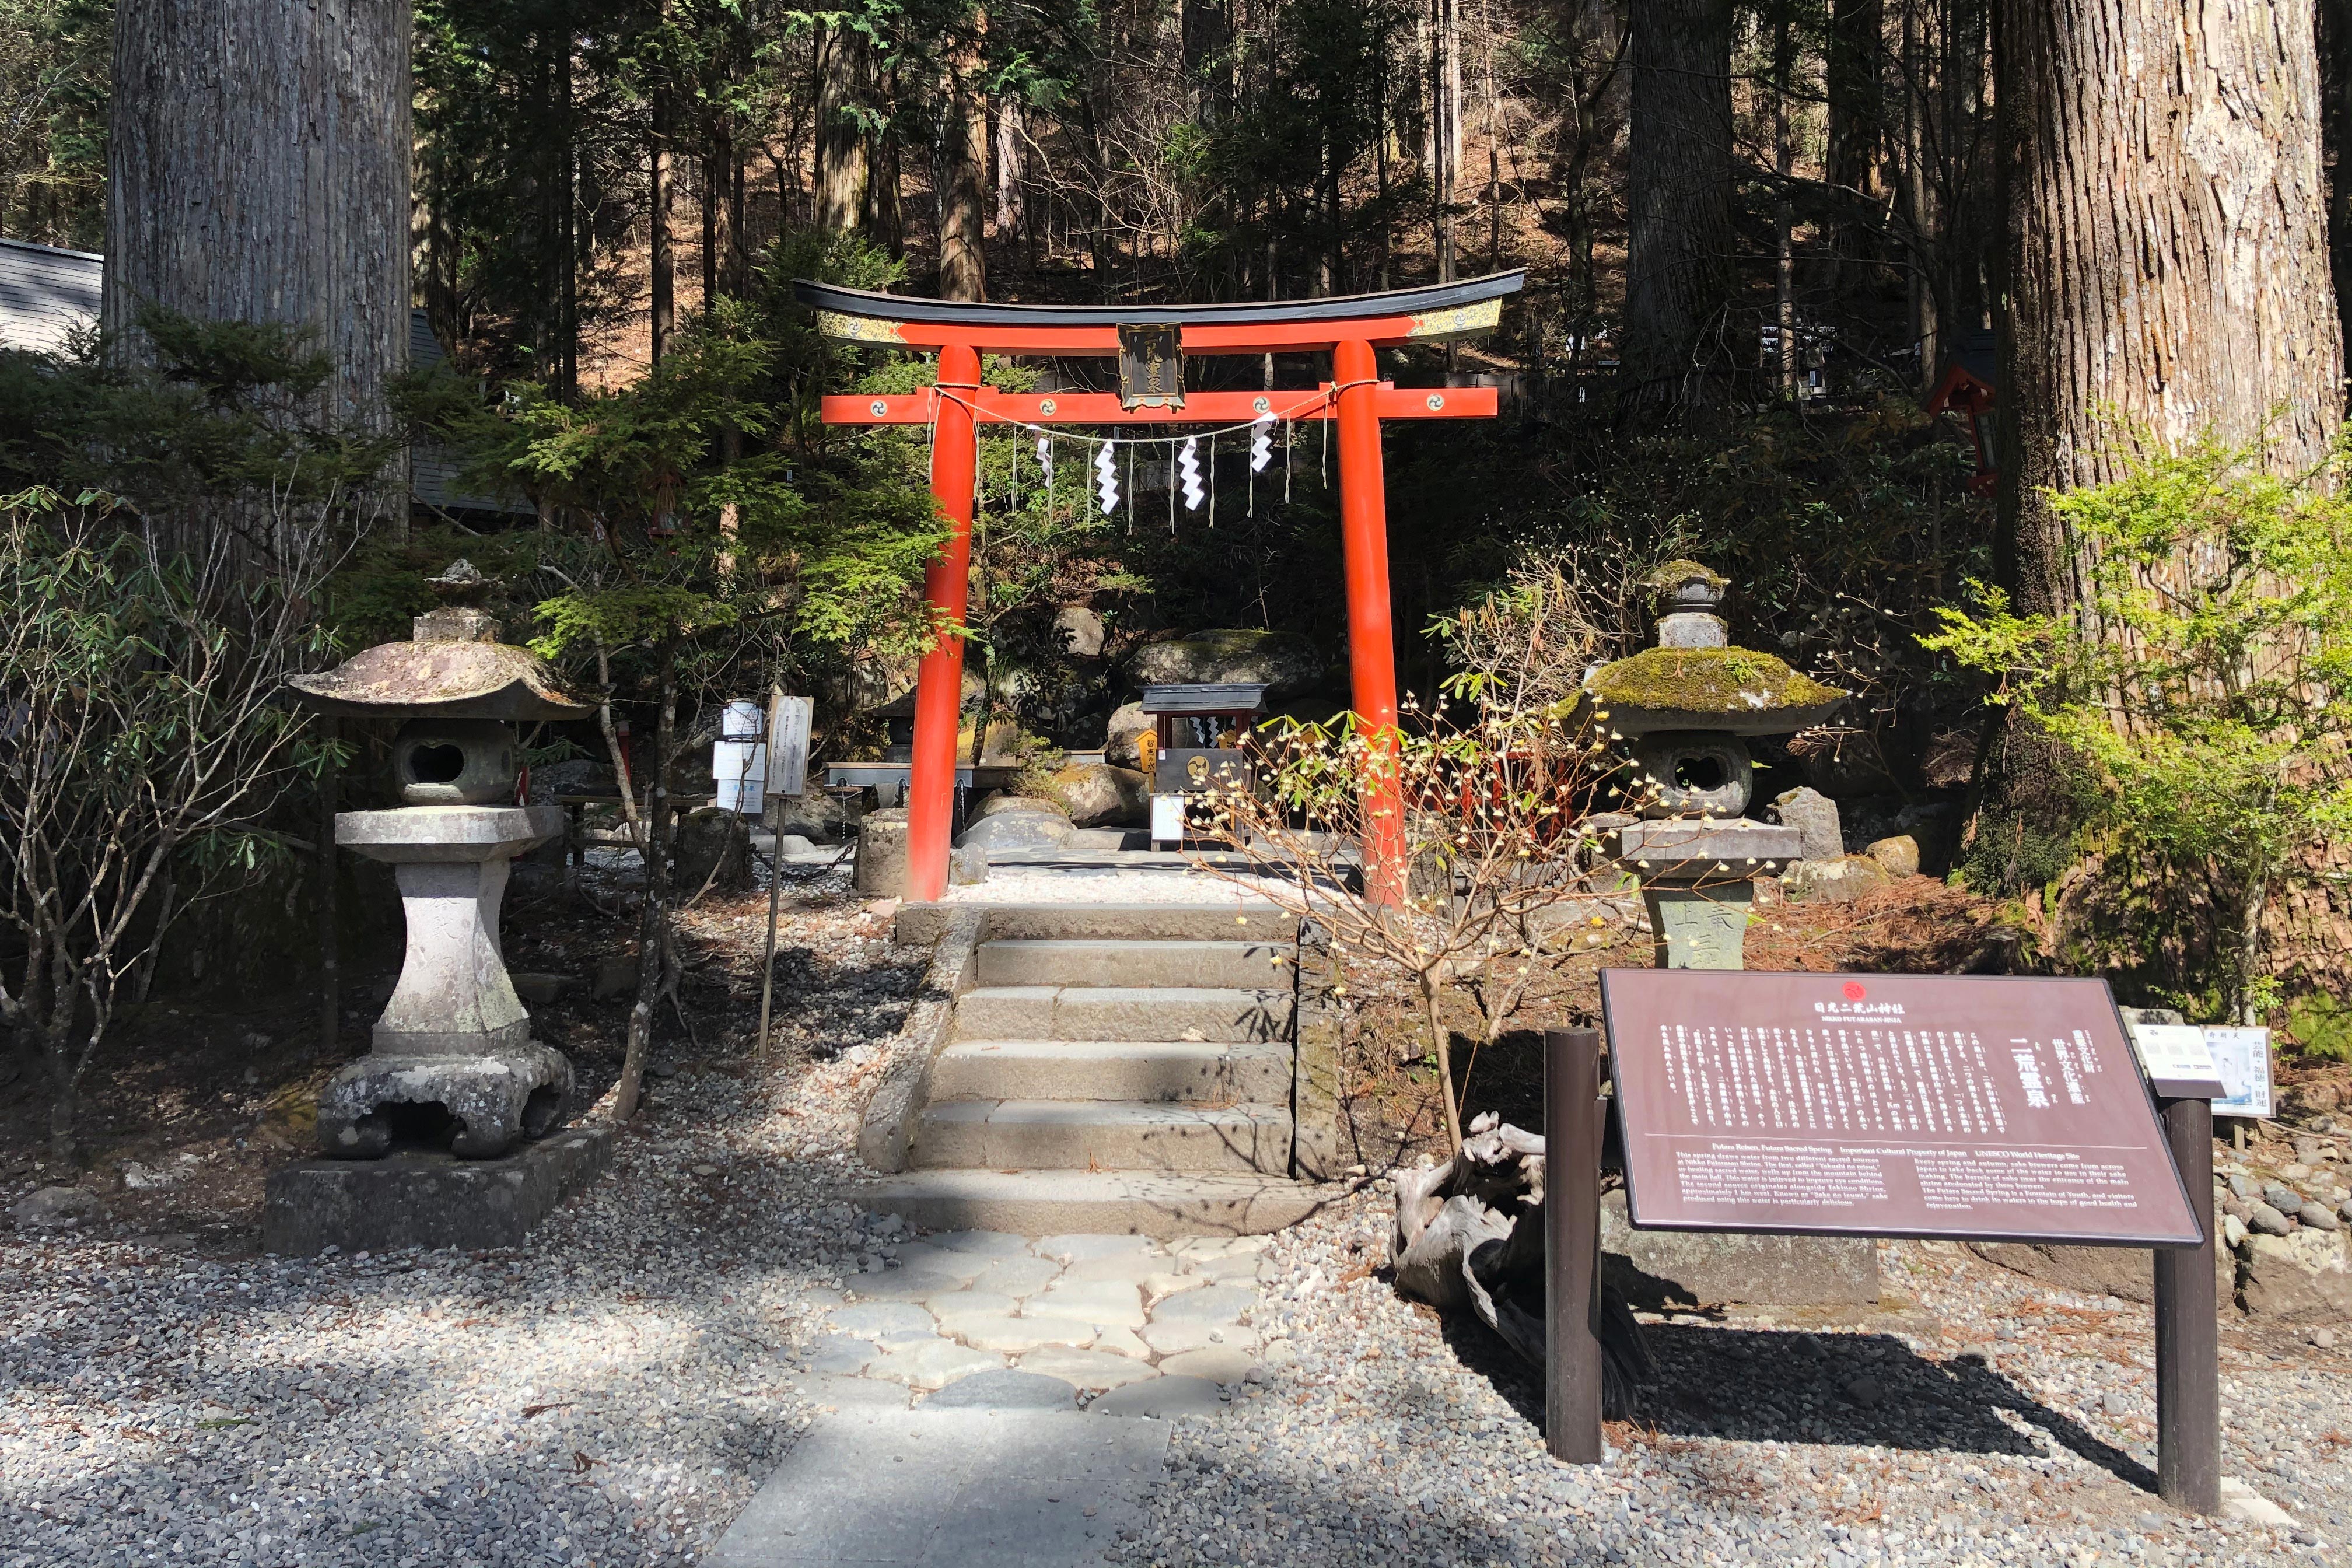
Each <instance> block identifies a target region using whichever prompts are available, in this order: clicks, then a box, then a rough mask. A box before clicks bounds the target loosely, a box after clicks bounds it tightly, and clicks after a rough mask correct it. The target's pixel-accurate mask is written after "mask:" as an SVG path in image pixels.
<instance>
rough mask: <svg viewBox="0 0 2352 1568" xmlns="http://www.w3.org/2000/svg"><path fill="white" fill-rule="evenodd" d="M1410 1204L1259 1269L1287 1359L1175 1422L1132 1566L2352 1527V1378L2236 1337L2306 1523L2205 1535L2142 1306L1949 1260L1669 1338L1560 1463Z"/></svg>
mask: <svg viewBox="0 0 2352 1568" xmlns="http://www.w3.org/2000/svg"><path fill="white" fill-rule="evenodd" d="M1389 1210H1390V1200H1389V1199H1388V1198H1387V1196H1386V1195H1385V1194H1380V1193H1377V1192H1367V1193H1365V1194H1360V1195H1359V1196H1357V1197H1355V1198H1352V1199H1350V1200H1349V1202H1348V1203H1347V1204H1346V1205H1342V1206H1341V1207H1339V1209H1337V1210H1336V1211H1334V1212H1330V1213H1327V1214H1326V1215H1323V1216H1321V1217H1319V1218H1318V1219H1316V1220H1314V1221H1312V1222H1310V1223H1308V1224H1307V1225H1306V1226H1301V1227H1299V1228H1297V1229H1296V1230H1294V1231H1292V1232H1290V1233H1288V1234H1286V1235H1285V1236H1283V1237H1279V1238H1278V1239H1277V1240H1276V1243H1275V1245H1274V1246H1273V1247H1271V1248H1269V1249H1268V1251H1267V1252H1266V1253H1265V1255H1264V1260H1265V1274H1264V1276H1263V1282H1262V1283H1261V1285H1260V1289H1261V1291H1262V1292H1263V1294H1264V1296H1265V1305H1264V1306H1263V1307H1262V1308H1261V1310H1259V1311H1258V1312H1257V1313H1256V1314H1255V1317H1254V1318H1253V1320H1252V1323H1253V1326H1254V1327H1255V1329H1256V1330H1257V1331H1258V1333H1259V1334H1260V1336H1261V1338H1262V1339H1263V1340H1264V1342H1265V1348H1264V1350H1263V1351H1262V1352H1261V1353H1262V1354H1263V1355H1264V1356H1265V1358H1266V1359H1267V1360H1269V1361H1276V1360H1279V1361H1282V1362H1284V1363H1286V1364H1285V1365H1283V1366H1282V1367H1281V1368H1280V1371H1279V1373H1278V1375H1277V1376H1276V1378H1275V1379H1274V1381H1273V1382H1272V1383H1271V1384H1269V1385H1268V1386H1267V1387H1266V1388H1265V1389H1264V1390H1263V1391H1260V1390H1256V1389H1245V1390H1244V1392H1243V1395H1242V1397H1240V1398H1239V1399H1237V1400H1236V1402H1235V1410H1234V1414H1233V1415H1231V1416H1229V1417H1228V1418H1227V1419H1226V1420H1225V1421H1223V1422H1213V1421H1207V1422H1187V1423H1185V1424H1184V1425H1183V1426H1181V1428H1180V1429H1179V1431H1178V1432H1177V1434H1176V1437H1175V1441H1174V1444H1173V1446H1172V1448H1171V1464H1172V1471H1171V1479H1169V1481H1168V1482H1167V1483H1166V1484H1165V1485H1163V1486H1162V1487H1160V1489H1158V1490H1157V1491H1156V1492H1155V1494H1154V1496H1153V1497H1152V1499H1151V1504H1150V1524H1149V1525H1148V1526H1147V1527H1146V1528H1145V1529H1144V1530H1143V1531H1141V1532H1140V1533H1139V1535H1137V1536H1136V1537H1135V1538H1134V1539H1132V1540H1129V1541H1128V1542H1124V1543H1123V1545H1122V1547H1121V1548H1120V1551H1121V1553H1122V1556H1121V1559H1120V1560H1121V1561H1123V1562H1126V1563H1137V1564H1141V1563H1154V1564H1169V1565H1171V1568H1172V1565H1178V1564H1194V1563H1273V1562H1282V1563H1310V1564H1325V1563H1367V1564H1369V1563H1404V1562H1411V1563H1440V1564H1455V1563H1458V1564H1479V1565H1481V1568H1484V1565H1486V1564H1510V1565H1517V1564H1526V1563H1746V1562H1756V1563H1824V1564H1832V1565H1835V1568H1847V1565H1849V1564H1860V1563H2091V1562H2093V1561H2098V1562H2118V1563H2149V1564H2159V1563H2306V1562H2307V1563H2336V1562H2339V1561H2343V1559H2341V1558H2340V1557H2339V1556H2338V1555H2337V1553H2336V1551H2335V1549H2334V1546H2333V1544H2332V1543H2333V1542H2337V1541H2340V1540H2342V1539H2345V1538H2346V1537H2347V1535H2352V1528H2347V1525H2352V1475H2347V1470H2346V1468H2345V1464H2344V1461H2343V1458H2342V1451H2343V1448H2344V1447H2345V1446H2346V1445H2347V1441H2352V1440H2347V1437H2346V1435H2345V1434H2344V1433H2343V1432H2342V1431H2341V1430H2339V1429H2338V1424H2339V1423H2340V1422H2344V1421H2345V1420H2346V1419H2347V1417H2346V1411H2345V1405H2344V1401H2345V1399H2346V1396H2347V1394H2352V1362H2347V1360H2346V1359H2345V1358H2343V1357H2341V1356H2337V1355H2335V1354H2333V1353H2329V1352H2318V1351H2315V1350H2310V1349H2308V1348H2305V1349H2302V1350H2300V1351H2298V1350H2296V1349H2295V1348H2294V1347H2293V1346H2292V1345H2291V1344H2288V1345H2275V1344H2274V1345H2273V1350H2283V1351H2284V1353H2283V1354H2273V1353H2265V1352H2261V1351H2255V1350H2252V1349H2250V1348H2248V1347H2247V1346H2245V1345H2243V1344H2241V1343H2238V1342H2236V1341H2238V1340H2239V1339H2241V1338H2242V1337H2243V1336H2242V1335H2239V1334H2237V1333H2236V1332H2235V1331H2232V1332H2231V1335H2230V1336H2229V1338H2228V1339H2226V1340H2225V1349H2224V1352H2223V1370H2222V1378H2223V1384H2222V1398H2223V1409H2224V1420H2225V1423H2226V1424H2227V1426H2228V1431H2227V1434H2226V1442H2227V1444H2228V1458H2227V1459H2226V1461H2225V1464H2224V1473H2225V1474H2228V1475H2232V1476H2238V1477H2242V1478H2244V1479H2247V1480H2248V1481H2250V1482H2252V1484H2253V1485H2254V1487H2255V1489H2256V1490H2257V1491H2259V1492H2260V1493H2261V1494H2262V1495H2263V1496H2265V1497H2267V1498H2269V1499H2271V1500H2273V1501H2275V1502H2277V1503H2279V1504H2281V1505H2283V1506H2284V1507H2285V1508H2286V1509H2288V1510H2290V1511H2291V1512H2293V1513H2294V1515H2295V1516H2296V1519H2297V1521H2298V1523H2299V1524H2300V1525H2301V1526H2303V1527H2304V1528H2302V1529H2300V1530H2297V1531H2289V1530H2285V1529H2269V1528H2263V1527H2258V1526H2254V1525H2250V1524H2242V1523H2234V1522H2214V1521H2196V1520H2192V1519H2190V1518H2189V1517H2187V1516H2184V1515H2181V1514H2178V1513H2175V1512H2174V1511H2172V1510H2169V1509H2168V1508H2166V1507H2165V1506H2164V1505H2163V1504H2162V1503H2161V1502H2159V1501H2158V1500H2157V1499H2156V1498H2155V1497H2154V1495H2153V1494H2152V1492H2151V1491H2149V1490H2147V1489H2146V1488H2147V1486H2149V1485H2152V1483H2153V1476H2152V1474H2151V1473H2150V1471H2151V1469H2152V1467H2153V1466H2154V1464H2155V1462H2156V1426H2155V1421H2154V1415H2155V1410H2154V1386H2153V1373H2152V1371H2151V1362H2150V1354H2151V1340H2150V1333H2151V1326H2150V1320H2149V1315H2148V1312H2147V1310H2146V1309H2144V1308H2136V1307H2132V1306H2129V1305H2128V1304H2125V1303H2120V1302H2116V1301H2114V1300H2107V1299H2105V1298H2088V1297H2077V1296H2072V1295H2069V1294H2067V1293H2065V1292H2063V1291H2057V1290H2053V1289H2047V1288H2045V1287H2042V1286H2039V1285H2036V1284H2034V1283H2032V1281H2029V1280H2025V1279H2021V1278H2019V1277H2017V1276H2013V1275H2010V1274H2007V1273H2006V1272H2004V1271H2002V1270H2000V1269H1999V1268H1994V1267H1993V1266H1991V1265H1990V1264H1986V1263H1983V1262H1981V1261H1980V1260H1978V1259H1976V1258H1972V1257H1969V1256H1967V1255H1964V1254H1962V1253H1959V1252H1958V1250H1957V1249H1954V1248H1952V1247H1949V1246H1948V1244H1947V1245H1942V1246H1924V1247H1923V1246H1921V1245H1918V1244H1912V1243H1903V1244H1895V1245H1892V1246H1889V1247H1887V1248H1886V1249H1885V1253H1884V1254H1883V1257H1882V1264H1883V1274H1884V1278H1885V1292H1886V1294H1885V1299H1884V1300H1883V1301H1882V1309H1883V1310H1880V1311H1877V1312H1874V1313H1870V1314H1867V1315H1864V1316H1861V1317H1858V1318H1856V1319H1855V1320H1854V1321H1850V1322H1840V1323H1829V1322H1818V1323H1811V1324H1801V1323H1798V1322H1795V1321H1774V1320H1773V1319H1772V1318H1771V1317H1769V1316H1757V1315H1751V1316H1747V1317H1742V1318H1737V1319H1720V1320H1717V1321H1707V1320H1704V1319H1699V1318H1696V1317H1684V1318H1680V1319H1677V1320H1675V1321H1664V1322H1654V1324H1653V1326H1652V1327H1651V1328H1650V1329H1649V1331H1648V1336H1649V1340H1650V1343H1651V1348H1652V1350H1653V1351H1654V1353H1655V1354H1656V1356H1657V1358H1658V1361H1659V1363H1660V1377H1659V1380H1658V1381H1657V1382H1656V1383H1655V1384H1653V1385H1651V1386H1650V1387H1649V1388H1648V1389H1646V1390H1645V1391H1644V1396H1643V1398H1644V1407H1643V1411H1642V1412H1641V1414H1640V1415H1639V1416H1638V1417H1637V1419H1635V1420H1634V1421H1633V1422H1630V1423H1627V1424H1624V1425H1622V1426H1612V1428H1611V1429H1610V1440H1611V1447H1612V1457H1611V1459H1610V1461H1609V1462H1608V1463H1607V1464H1606V1465H1603V1466H1601V1467H1597V1468H1591V1469H1585V1468H1577V1467H1570V1466H1563V1465H1559V1464H1556V1463H1554V1462H1553V1461H1552V1460H1551V1459H1550V1458H1549V1456H1547V1455H1546V1453H1545V1452H1544V1447H1543V1442H1542V1437H1541V1435H1540V1433H1539V1431H1538V1426H1537V1425H1536V1418H1537V1416H1538V1414H1539V1412H1540V1407H1541V1400H1542V1394H1541V1390H1540V1388H1539V1386H1538V1384H1537V1383H1536V1382H1535V1380H1534V1379H1533V1378H1532V1377H1531V1376H1530V1375H1529V1374H1528V1370H1527V1369H1526V1368H1524V1367H1522V1366H1521V1365H1520V1364H1519V1363H1517V1362H1516V1361H1514V1360H1513V1359H1512V1358H1511V1357H1510V1355H1509V1353H1508V1352H1507V1351H1505V1350H1503V1349H1502V1347H1501V1345H1500V1343H1499V1342H1497V1341H1496V1340H1494V1339H1493V1338H1492V1337H1491V1336H1489V1335H1488V1334H1487V1333H1486V1331H1485V1330H1484V1329H1483V1328H1481V1327H1479V1326H1477V1325H1476V1324H1475V1323H1469V1324H1466V1325H1464V1324H1454V1323H1451V1322H1449V1323H1444V1324H1441V1323H1440V1322H1439V1321H1436V1320H1435V1317H1434V1314H1433V1313H1431V1312H1430V1311H1429V1310H1427V1309H1424V1308H1418V1307H1416V1306H1415V1305H1413V1304H1412V1303H1410V1302H1407V1301H1405V1300H1402V1299H1400V1298H1399V1297H1398V1296H1397V1294H1396V1293H1395V1291H1394V1289H1392V1288H1391V1286H1390V1285H1389V1284H1388V1283H1386V1281H1385V1279H1384V1278H1383V1277H1382V1274H1381V1272H1377V1271H1374V1270H1373V1269H1371V1268H1370V1267H1369V1266H1370V1265H1371V1264H1374V1263H1376V1262H1377V1261H1378V1260H1379V1259H1380V1258H1381V1257H1382V1256H1383V1250H1382V1248H1383V1246H1384V1243H1383V1241H1382V1239H1381V1238H1382V1237H1385V1234H1386V1227H1387V1224H1388V1217H1389ZM1293 1358H1295V1359H1293Z"/></svg>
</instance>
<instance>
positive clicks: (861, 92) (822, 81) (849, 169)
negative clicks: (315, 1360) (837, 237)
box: [815, 26, 869, 229]
mask: <svg viewBox="0 0 2352 1568" xmlns="http://www.w3.org/2000/svg"><path fill="white" fill-rule="evenodd" d="M868 75H869V68H868V65H867V63H866V39H865V37H864V36H863V35H862V34H859V33H857V32H856V31H855V30H853V29H851V28H849V27H846V26H841V27H828V28H826V29H825V30H824V37H823V39H822V40H820V42H819V43H818V45H817V63H816V192H815V195H816V226H817V227H819V228H826V229H854V228H856V227H857V226H859V225H860V224H861V223H862V222H863V221H864V219H865V216H866V126H865V124H864V123H863V122H862V121H860V120H859V118H858V110H859V109H860V107H861V106H862V105H863V104H864V103H865V100H866V80H867V77H868Z"/></svg>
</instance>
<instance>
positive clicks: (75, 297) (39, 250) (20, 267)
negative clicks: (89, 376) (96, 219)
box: [0, 239, 106, 353]
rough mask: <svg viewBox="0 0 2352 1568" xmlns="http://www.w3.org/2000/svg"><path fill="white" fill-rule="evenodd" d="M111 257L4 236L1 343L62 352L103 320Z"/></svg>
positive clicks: (0, 275) (0, 286)
mask: <svg viewBox="0 0 2352 1568" xmlns="http://www.w3.org/2000/svg"><path fill="white" fill-rule="evenodd" d="M105 288H106V258H104V257H102V256H97V255H93V254H92V253H91V252H89V251H87V250H60V249H58V247H56V246H54V245H35V244H33V243H32V242H31V241H30V240H24V239H0V348H10V349H33V350H37V351H39V352H41V353H63V352H64V351H65V348H66V345H67V340H68V338H70V337H71V336H72V334H73V332H74V331H76V330H77V329H79V328H82V327H94V326H96V325H97V324H98V308H99V302H100V300H101V299H102V298H103V297H104V294H105Z"/></svg>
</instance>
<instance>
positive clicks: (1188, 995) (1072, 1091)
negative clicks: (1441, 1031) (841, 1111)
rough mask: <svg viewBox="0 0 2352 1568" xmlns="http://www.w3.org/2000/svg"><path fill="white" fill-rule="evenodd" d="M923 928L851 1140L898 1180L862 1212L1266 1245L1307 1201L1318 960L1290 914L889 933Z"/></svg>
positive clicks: (1317, 1154) (1085, 913)
mask: <svg viewBox="0 0 2352 1568" xmlns="http://www.w3.org/2000/svg"><path fill="white" fill-rule="evenodd" d="M927 926H935V927H936V928H937V930H938V936H937V940H938V942H939V947H938V949H937V952H936V955H935V957H934V959H933V962H932V969H931V975H930V987H929V988H930V993H931V996H930V1001H929V1004H928V1005H929V1008H930V1009H931V1010H930V1011H929V1013H928V1014H927V1013H926V1006H925V1005H919V1006H918V1008H917V1009H916V1012H915V1015H914V1016H910V1018H909V1020H908V1029H907V1031H906V1033H905V1034H904V1035H902V1036H901V1038H900V1047H901V1049H902V1051H903V1052H904V1053H905V1054H904V1055H903V1056H902V1057H901V1058H899V1059H898V1061H897V1062H896V1063H894V1067H893V1079H894V1081H893V1082H886V1084H885V1085H884V1087H883V1089H882V1090H881V1091H879V1092H877V1096H876V1103H875V1106H874V1107H873V1108H872V1109H869V1111H868V1113H867V1124H866V1136H865V1137H864V1138H861V1140H860V1147H861V1152H864V1153H865V1155H866V1159H867V1161H868V1163H873V1164H877V1165H880V1166H882V1167H883V1168H885V1169H888V1170H895V1171H897V1172H898V1173H897V1174H895V1175H892V1176H889V1177H888V1178H887V1179H885V1180H884V1181H882V1182H880V1183H877V1184H875V1185H874V1186H872V1187H871V1188H870V1189H869V1190H868V1192H867V1194H866V1198H867V1201H868V1202H869V1203H871V1204H872V1205H874V1206H876V1207H878V1208H882V1209H885V1210H887V1211H890V1212H894V1213H898V1214H901V1215H905V1216H906V1217H907V1218H908V1219H910V1220H912V1221H914V1222H916V1223H917V1224H919V1225H923V1226H929V1227H931V1228H934V1229H941V1228H945V1229H953V1228H976V1229H989V1230H1008V1231H1014V1232H1018V1233H1021V1234H1025V1235H1032V1236H1036V1235H1047V1234H1053V1233H1055V1232H1062V1231H1096V1232H1100V1231H1114V1232H1127V1233H1136V1234H1143V1235H1152V1236H1178V1235H1189V1234H1243V1233H1249V1232H1256V1231H1264V1230H1270V1229H1276V1228H1279V1227H1280V1226H1284V1225H1287V1224H1290V1223H1292V1222H1294V1221H1296V1220H1297V1219H1298V1218H1300V1217H1302V1216H1303V1215H1305V1214H1307V1213H1308V1212H1311V1210H1312V1209H1313V1208H1314V1207H1315V1206H1316V1205H1317V1204H1318V1203H1320V1202H1322V1201H1324V1200H1325V1199H1326V1198H1328V1195H1329V1194H1328V1192H1326V1191H1324V1190H1323V1189H1321V1188H1319V1187H1318V1186H1317V1185H1315V1182H1316V1180H1317V1179H1318V1178H1320V1177H1322V1176H1323V1175H1324V1174H1326V1173H1328V1169H1329V1166H1330V1163H1331V1158H1330V1155H1331V1146H1332V1143H1333V1136H1332V1122H1333V1117H1332V1114H1331V1112H1332V1104H1331V1100H1330V1096H1329V1094H1328V1070H1327V1069H1325V1068H1323V1067H1322V1064H1325V1063H1327V1062H1328V1048H1327V1042H1326V1040H1325V1038H1324V1036H1325V1033H1326V1032H1325V1031H1323V1030H1321V1029H1320V1028H1319V1020H1320V1017H1321V1016H1322V1010H1321V1007H1320V1005H1319V995H1320V992H1319V988H1318V977H1319V975H1320V972H1321V962H1322V961H1321V959H1320V956H1319V955H1318V953H1316V952H1313V951H1311V950H1308V951H1304V952H1303V951H1302V948H1301V944H1300V942H1299V931H1298V922H1297V920H1296V918H1295V917H1291V916H1286V915H1284V914H1282V913H1281V912H1280V911H1278V910H1275V909H1274V908H1273V907H1272V906H1270V905H1254V906H1253V905H1241V904H1235V903H1227V904H1222V905H1214V906H1207V905H1170V906H1141V905H1136V906H1109V905H1061V906H1043V905H1038V906H994V907H989V906H961V907H959V906H947V907H946V909H945V910H942V909H941V908H940V907H939V906H920V905H918V906H911V907H910V908H909V909H908V910H904V911H902V915H901V928H900V939H901V940H902V941H905V940H923V938H924V937H925V936H926V935H927V934H928V932H927V931H926V929H925V928H926V927H927ZM1302 961H1303V962H1304V964H1305V973H1304V978H1302V970H1301V964H1302ZM1302 1017H1303V1018H1304V1019H1305V1021H1306V1023H1307V1027H1306V1028H1305V1029H1304V1030H1303V1031H1302V1028H1301V1023H1302ZM918 1078H919V1085H918V1084H917V1082H916V1081H915V1080H916V1079H918Z"/></svg>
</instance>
